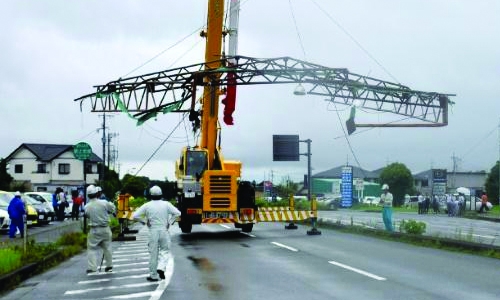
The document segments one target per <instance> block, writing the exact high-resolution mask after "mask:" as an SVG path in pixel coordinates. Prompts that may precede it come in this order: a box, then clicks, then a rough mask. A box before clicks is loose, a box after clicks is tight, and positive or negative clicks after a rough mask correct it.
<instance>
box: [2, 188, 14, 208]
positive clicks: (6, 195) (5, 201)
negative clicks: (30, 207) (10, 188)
mask: <svg viewBox="0 0 500 300" xmlns="http://www.w3.org/2000/svg"><path fill="white" fill-rule="evenodd" d="M12 198H14V194H10V193H7V192H2V193H0V207H8V206H9V203H10V200H12Z"/></svg>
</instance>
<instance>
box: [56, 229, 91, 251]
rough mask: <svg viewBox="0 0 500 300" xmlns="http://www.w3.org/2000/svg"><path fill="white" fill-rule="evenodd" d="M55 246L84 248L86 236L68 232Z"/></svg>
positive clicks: (80, 233)
mask: <svg viewBox="0 0 500 300" xmlns="http://www.w3.org/2000/svg"><path fill="white" fill-rule="evenodd" d="M57 244H58V245H61V246H79V247H81V248H85V247H86V245H87V236H86V235H85V234H83V233H82V232H70V233H66V234H63V235H62V236H61V237H60V238H59V239H58V240H57Z"/></svg>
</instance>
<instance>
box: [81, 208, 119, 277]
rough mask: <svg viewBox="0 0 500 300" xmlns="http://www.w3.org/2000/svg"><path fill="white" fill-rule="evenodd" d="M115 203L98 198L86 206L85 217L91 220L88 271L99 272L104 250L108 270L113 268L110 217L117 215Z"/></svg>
mask: <svg viewBox="0 0 500 300" xmlns="http://www.w3.org/2000/svg"><path fill="white" fill-rule="evenodd" d="M115 209H116V208H115V206H114V205H113V203H111V202H108V201H106V200H100V199H97V198H90V199H89V201H88V202H87V205H85V215H86V216H87V217H88V218H89V221H88V224H89V227H90V229H89V233H88V235H87V261H88V267H87V270H88V271H92V272H95V271H97V257H98V256H99V254H100V253H99V252H100V251H99V249H102V252H103V255H104V260H105V261H106V269H108V268H112V267H113V254H112V252H111V240H112V234H111V228H110V227H109V215H110V214H113V213H115Z"/></svg>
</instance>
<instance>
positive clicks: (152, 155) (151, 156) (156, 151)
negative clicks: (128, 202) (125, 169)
mask: <svg viewBox="0 0 500 300" xmlns="http://www.w3.org/2000/svg"><path fill="white" fill-rule="evenodd" d="M183 120H184V118H183V119H181V120H180V121H179V123H177V125H176V126H175V127H174V129H172V131H170V134H169V135H168V136H167V137H166V138H165V139H164V140H163V142H161V143H160V145H159V146H158V147H157V148H156V149H155V151H153V153H152V154H151V155H150V156H149V158H148V159H147V160H146V161H145V162H144V163H143V164H142V166H141V167H140V168H139V170H137V172H135V175H134V176H137V174H139V172H141V170H142V169H143V168H144V167H145V166H146V165H147V164H148V162H149V161H151V159H152V158H153V157H154V156H155V155H156V153H158V151H159V150H160V148H161V147H163V145H165V143H166V142H167V141H168V139H169V138H170V136H171V135H172V134H173V133H174V132H175V130H176V129H177V127H179V126H180V125H181V124H182V122H183Z"/></svg>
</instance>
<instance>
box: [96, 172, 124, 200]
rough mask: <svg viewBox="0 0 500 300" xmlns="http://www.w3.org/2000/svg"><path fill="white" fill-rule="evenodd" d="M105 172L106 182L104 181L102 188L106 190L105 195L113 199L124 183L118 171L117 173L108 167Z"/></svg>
mask: <svg viewBox="0 0 500 300" xmlns="http://www.w3.org/2000/svg"><path fill="white" fill-rule="evenodd" d="M104 172H105V173H104V182H103V183H102V186H101V188H102V190H103V192H104V195H106V197H108V199H113V198H114V197H115V194H116V192H118V191H120V190H121V188H122V183H121V181H120V177H119V175H118V173H116V172H115V171H114V170H110V169H108V168H107V167H106V168H105V169H104Z"/></svg>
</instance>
